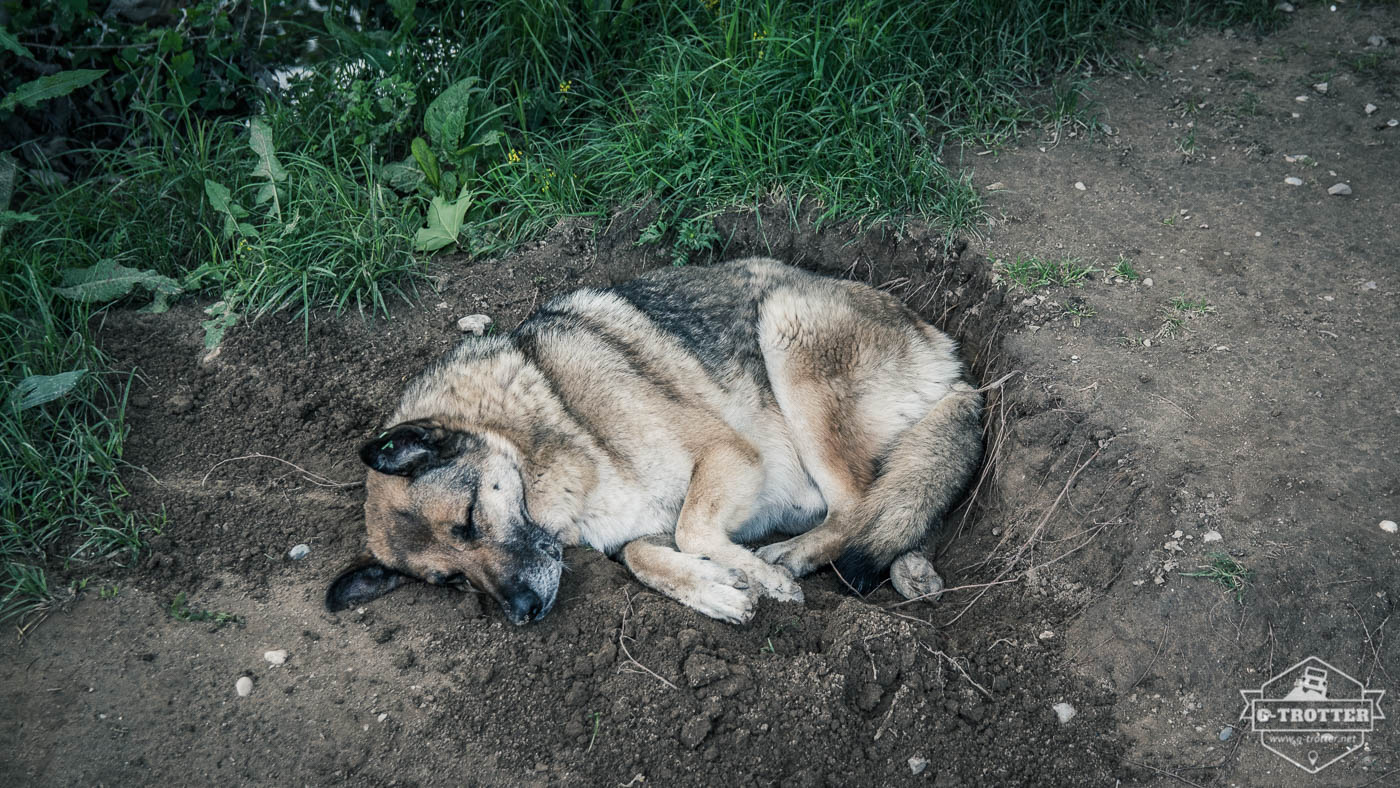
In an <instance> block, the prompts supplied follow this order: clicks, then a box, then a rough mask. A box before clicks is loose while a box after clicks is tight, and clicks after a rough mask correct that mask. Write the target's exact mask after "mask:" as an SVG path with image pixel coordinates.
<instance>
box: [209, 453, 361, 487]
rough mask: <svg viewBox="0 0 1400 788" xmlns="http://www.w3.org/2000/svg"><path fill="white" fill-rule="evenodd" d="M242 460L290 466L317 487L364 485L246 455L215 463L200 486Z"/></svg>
mask: <svg viewBox="0 0 1400 788" xmlns="http://www.w3.org/2000/svg"><path fill="white" fill-rule="evenodd" d="M241 460H276V461H277V462H280V463H282V464H283V465H289V466H291V467H292V468H294V469H296V470H298V471H300V472H301V474H302V475H303V476H305V477H306V480H307V481H309V482H311V483H312V484H314V485H316V486H317V487H336V488H342V489H343V488H346V487H359V486H361V485H363V484H364V482H338V481H336V480H335V479H331V478H328V477H325V476H322V475H321V474H319V473H316V472H315V471H309V470H307V469H305V468H303V467H301V466H300V465H297V464H296V463H294V462H290V461H288V460H284V459H282V458H281V457H273V456H272V455H270V454H245V455H243V456H242V457H229V458H228V459H226V460H219V461H218V462H216V463H214V465H213V466H212V467H211V468H210V469H209V470H208V472H206V473H205V474H204V478H202V479H200V480H199V485H200V486H201V487H203V486H204V485H205V484H206V483H208V481H209V477H210V476H211V475H213V473H214V471H216V470H218V468H219V466H220V465H226V464H228V463H230V462H239V461H241Z"/></svg>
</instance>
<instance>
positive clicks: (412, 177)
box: [379, 159, 424, 192]
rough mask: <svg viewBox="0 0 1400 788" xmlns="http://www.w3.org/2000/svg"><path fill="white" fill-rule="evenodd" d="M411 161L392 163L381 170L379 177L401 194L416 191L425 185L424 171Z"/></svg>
mask: <svg viewBox="0 0 1400 788" xmlns="http://www.w3.org/2000/svg"><path fill="white" fill-rule="evenodd" d="M414 164H415V162H413V160H412V159H410V160H409V161H391V162H389V163H388V164H385V165H384V166H383V167H381V168H379V177H381V178H383V179H384V180H386V181H388V182H389V186H390V187H392V188H393V189H395V190H397V191H401V192H411V191H416V190H417V189H418V187H419V186H421V185H423V181H424V175H423V170H422V169H421V168H419V167H415V166H414Z"/></svg>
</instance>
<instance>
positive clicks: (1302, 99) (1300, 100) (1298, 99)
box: [1293, 96, 1308, 104]
mask: <svg viewBox="0 0 1400 788" xmlns="http://www.w3.org/2000/svg"><path fill="white" fill-rule="evenodd" d="M1293 100H1294V101H1296V102H1298V103H1299V104H1306V103H1308V97H1307V96H1294V97H1293Z"/></svg>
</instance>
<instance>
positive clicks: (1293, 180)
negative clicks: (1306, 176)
mask: <svg viewBox="0 0 1400 788" xmlns="http://www.w3.org/2000/svg"><path fill="white" fill-rule="evenodd" d="M1283 182H1284V183H1286V184H1288V185H1289V186H1302V185H1303V179H1302V178H1298V177H1296V176H1293V175H1290V176H1288V177H1287V178H1284V179H1283Z"/></svg>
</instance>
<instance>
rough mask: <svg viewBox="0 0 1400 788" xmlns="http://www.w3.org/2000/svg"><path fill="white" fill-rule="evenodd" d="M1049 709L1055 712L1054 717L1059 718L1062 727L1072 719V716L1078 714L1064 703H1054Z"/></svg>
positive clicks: (1072, 707)
mask: <svg viewBox="0 0 1400 788" xmlns="http://www.w3.org/2000/svg"><path fill="white" fill-rule="evenodd" d="M1050 708H1052V709H1054V710H1055V716H1056V717H1059V718H1060V724H1061V725H1064V724H1065V723H1067V722H1069V721H1070V720H1072V719H1074V715H1076V714H1078V713H1079V711H1078V710H1077V709H1075V708H1074V706H1072V705H1070V704H1068V703H1065V702H1064V701H1061V702H1059V703H1056V704H1055V705H1054V706H1051V707H1050Z"/></svg>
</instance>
